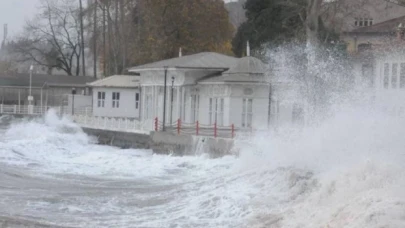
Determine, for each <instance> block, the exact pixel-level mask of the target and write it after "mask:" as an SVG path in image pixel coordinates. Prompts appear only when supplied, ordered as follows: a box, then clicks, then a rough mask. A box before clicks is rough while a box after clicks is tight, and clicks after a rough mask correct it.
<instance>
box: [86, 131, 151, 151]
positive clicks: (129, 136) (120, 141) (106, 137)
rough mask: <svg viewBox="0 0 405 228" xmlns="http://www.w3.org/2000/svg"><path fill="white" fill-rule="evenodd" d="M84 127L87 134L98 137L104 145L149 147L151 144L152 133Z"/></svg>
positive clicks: (125, 147)
mask: <svg viewBox="0 0 405 228" xmlns="http://www.w3.org/2000/svg"><path fill="white" fill-rule="evenodd" d="M82 129H83V131H84V132H85V133H86V134H88V135H91V136H95V137H97V139H98V143H99V144H103V145H110V146H116V147H120V148H123V149H127V148H137V149H149V148H150V145H151V138H150V135H145V134H138V133H133V132H122V131H111V130H104V129H93V128H82Z"/></svg>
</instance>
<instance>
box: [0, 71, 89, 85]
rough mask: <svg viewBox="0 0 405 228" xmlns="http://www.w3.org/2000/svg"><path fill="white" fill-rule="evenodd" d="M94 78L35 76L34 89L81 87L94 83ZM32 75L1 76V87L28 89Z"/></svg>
mask: <svg viewBox="0 0 405 228" xmlns="http://www.w3.org/2000/svg"><path fill="white" fill-rule="evenodd" d="M94 80H95V78H93V77H83V76H65V75H47V74H33V75H32V87H42V86H44V85H48V86H55V87H57V86H59V87H81V86H86V83H89V82H92V81H94ZM29 83H30V75H29V74H28V73H27V74H0V86H16V87H28V86H29Z"/></svg>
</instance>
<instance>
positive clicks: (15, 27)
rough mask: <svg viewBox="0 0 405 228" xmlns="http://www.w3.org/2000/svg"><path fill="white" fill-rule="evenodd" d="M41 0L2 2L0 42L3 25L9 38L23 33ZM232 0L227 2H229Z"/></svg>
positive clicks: (0, 1) (2, 0) (5, 0)
mask: <svg viewBox="0 0 405 228" xmlns="http://www.w3.org/2000/svg"><path fill="white" fill-rule="evenodd" d="M39 1H40V0H0V26H1V29H0V42H1V41H2V40H3V25H4V24H8V34H9V36H8V37H9V38H10V37H13V36H15V35H16V34H18V33H19V32H21V30H22V28H23V27H24V24H25V21H26V20H29V19H31V18H32V17H33V16H34V15H35V12H36V11H37V6H38V4H39ZM229 1H231V0H225V2H229Z"/></svg>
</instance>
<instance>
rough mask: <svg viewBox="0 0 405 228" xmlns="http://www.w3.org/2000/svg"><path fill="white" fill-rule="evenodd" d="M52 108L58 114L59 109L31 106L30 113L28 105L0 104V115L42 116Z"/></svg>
mask: <svg viewBox="0 0 405 228" xmlns="http://www.w3.org/2000/svg"><path fill="white" fill-rule="evenodd" d="M50 108H54V109H56V110H57V112H58V113H60V111H59V110H60V107H51V106H32V111H30V106H28V105H3V104H0V114H6V115H7V114H9V115H12V114H18V115H42V114H44V113H46V112H47V110H48V109H50Z"/></svg>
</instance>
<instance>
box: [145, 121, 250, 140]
mask: <svg viewBox="0 0 405 228" xmlns="http://www.w3.org/2000/svg"><path fill="white" fill-rule="evenodd" d="M153 126H154V131H163V130H164V131H166V132H172V133H174V134H178V135H195V136H206V137H213V138H235V137H236V134H238V135H245V136H251V135H252V134H253V133H254V130H253V128H252V127H247V128H236V127H235V125H234V124H231V125H229V126H219V125H217V124H216V123H214V124H211V125H205V124H200V122H199V121H196V122H195V123H184V122H182V121H181V120H177V121H176V122H173V123H167V124H166V125H165V128H164V129H163V122H161V121H159V120H158V118H155V119H154V124H153Z"/></svg>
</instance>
